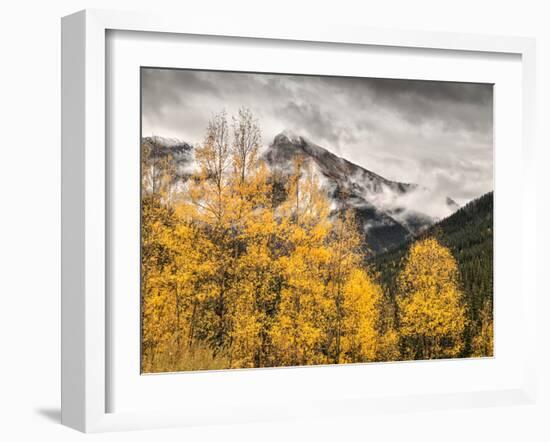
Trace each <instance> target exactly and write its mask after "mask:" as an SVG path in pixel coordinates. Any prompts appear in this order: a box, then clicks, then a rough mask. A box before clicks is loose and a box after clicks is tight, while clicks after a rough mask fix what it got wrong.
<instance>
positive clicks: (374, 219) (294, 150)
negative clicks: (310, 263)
mask: <svg viewBox="0 0 550 442" xmlns="http://www.w3.org/2000/svg"><path fill="white" fill-rule="evenodd" d="M296 155H301V156H302V157H303V158H304V159H306V160H308V161H311V162H312V163H313V166H314V168H315V170H316V171H317V172H318V174H319V175H320V177H321V182H322V183H323V185H324V187H325V188H326V190H327V193H328V195H329V197H330V199H331V200H332V202H333V207H334V209H335V210H343V209H353V210H354V211H355V213H356V216H357V220H358V222H359V224H360V226H361V228H362V230H363V232H364V234H365V238H366V243H367V245H368V247H369V248H370V250H371V251H372V252H374V253H379V252H381V251H384V250H387V249H389V248H392V247H393V246H395V245H398V244H401V243H402V242H404V241H405V240H406V239H407V238H408V237H409V236H410V235H416V234H418V233H419V232H420V231H422V230H423V229H425V228H427V227H428V226H430V225H432V224H433V223H434V222H436V221H438V220H439V216H436V215H435V214H443V216H446V215H450V214H451V213H452V212H454V211H455V210H456V209H458V205H457V204H456V203H455V202H454V201H453V200H452V199H451V198H448V197H438V196H437V195H435V194H434V193H433V192H431V191H430V190H429V189H425V188H423V187H420V186H418V185H416V184H411V183H401V182H396V181H391V180H388V179H386V178H384V177H382V176H380V175H378V174H376V173H374V172H371V171H370V170H367V169H365V168H363V167H361V166H358V165H357V164H354V163H352V162H350V161H348V160H346V159H345V158H341V157H338V156H336V155H334V154H333V153H331V152H330V151H328V150H327V149H324V148H323V147H321V146H318V145H316V144H314V143H312V142H311V141H309V140H307V139H306V138H304V137H302V136H299V135H295V134H293V133H291V132H287V131H285V132H282V133H280V134H279V135H277V136H276V137H275V139H274V140H273V143H272V144H271V145H270V146H269V148H268V149H267V151H266V152H265V153H264V157H265V159H266V162H267V163H268V164H269V166H270V167H271V168H277V169H278V170H281V171H285V170H288V171H290V170H292V167H291V161H292V158H293V157H294V156H296ZM427 202H429V206H430V207H429V209H428V207H427ZM436 206H439V207H436ZM425 209H426V210H425ZM434 209H437V210H434Z"/></svg>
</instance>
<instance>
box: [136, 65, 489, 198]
mask: <svg viewBox="0 0 550 442" xmlns="http://www.w3.org/2000/svg"><path fill="white" fill-rule="evenodd" d="M241 106H246V107H249V108H250V109H251V110H252V111H253V112H254V114H255V115H256V116H257V117H258V119H259V121H260V124H261V127H262V132H263V140H264V144H266V145H268V144H269V143H270V142H271V140H272V139H273V137H274V136H275V135H276V134H277V133H279V132H281V131H282V130H285V129H290V130H292V131H294V132H296V133H298V134H301V135H303V136H305V137H307V138H309V139H310V140H311V141H313V142H315V143H317V144H319V145H321V146H323V147H325V148H327V149H329V150H331V151H333V152H334V153H336V154H338V155H340V156H343V157H345V158H347V159H349V160H350V161H352V162H355V163H357V164H359V165H361V166H363V167H366V168H368V169H370V170H372V171H374V172H376V173H378V174H380V175H382V176H385V177H387V178H389V179H393V180H398V181H406V182H415V183H418V184H421V185H423V186H426V187H432V188H433V187H435V188H437V190H438V191H441V192H442V193H444V194H446V195H449V196H451V197H452V198H454V199H456V200H457V201H458V202H459V203H464V202H466V201H468V200H470V199H472V198H475V197H477V196H479V195H481V194H483V193H485V192H487V191H489V190H491V189H492V186H493V87H492V85H490V84H474V83H456V82H439V81H437V82H436V81H419V80H398V79H376V78H346V77H314V76H302V75H273V74H252V73H229V72H212V71H191V70H175V69H151V68H144V69H142V130H143V135H144V136H146V135H151V134H154V135H161V136H165V137H173V138H179V139H181V140H185V141H188V142H191V143H197V142H200V141H202V138H203V136H204V130H205V128H206V125H207V123H208V120H209V118H210V117H211V116H212V114H214V113H216V112H219V111H221V110H222V109H225V110H226V111H227V112H228V113H229V114H235V113H236V112H237V110H238V108H239V107H241Z"/></svg>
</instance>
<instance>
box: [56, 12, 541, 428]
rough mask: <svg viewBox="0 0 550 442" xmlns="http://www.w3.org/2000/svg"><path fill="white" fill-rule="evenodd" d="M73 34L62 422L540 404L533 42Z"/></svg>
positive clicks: (256, 31) (67, 105) (155, 423)
mask: <svg viewBox="0 0 550 442" xmlns="http://www.w3.org/2000/svg"><path fill="white" fill-rule="evenodd" d="M62 36H63V38H62V45H63V48H62V49H63V61H62V68H63V85H62V105H63V106H62V108H63V115H62V120H63V129H62V135H63V136H62V139H63V149H62V152H63V156H62V174H63V181H62V183H63V184H62V220H63V229H62V321H63V323H62V351H63V356H62V370H63V372H62V422H63V423H64V424H66V425H68V426H71V427H73V428H76V429H79V430H81V431H86V432H89V431H109V430H118V429H138V428H154V427H166V426H186V425H206V424H215V423H231V422H254V421H262V420H273V419H285V418H296V417H304V418H306V417H316V416H319V417H325V416H335V415H342V414H345V415H365V414H369V413H371V412H373V411H378V412H379V411H380V410H384V411H387V412H393V411H398V410H400V411H403V410H405V411H408V410H410V411H413V410H416V409H419V408H424V409H425V408H434V409H439V408H453V407H454V408H456V407H475V406H488V405H501V404H511V403H513V404H520V403H530V402H532V401H534V397H535V392H536V384H535V368H536V367H535V365H536V364H535V362H534V359H533V354H534V339H533V336H534V333H535V324H534V318H535V302H536V286H535V282H534V281H535V277H534V269H535V266H534V265H533V260H534V259H535V258H534V257H535V256H536V254H535V253H533V250H534V247H535V244H536V241H535V236H534V235H535V229H534V228H533V225H534V223H535V202H534V201H535V200H534V198H535V196H534V192H532V191H531V189H532V188H533V187H534V185H533V186H530V185H529V183H534V177H532V176H530V174H529V170H530V167H531V165H532V161H533V155H534V153H533V145H534V132H533V123H532V121H533V120H534V118H533V114H534V94H535V81H534V42H533V41H532V40H530V39H523V38H509V37H489V36H473V35H457V34H444V33H439V34H431V33H424V32H412V31H407V32H404V31H395V32H390V31H381V30H371V29H352V28H345V27H338V26H336V27H332V26H331V27H323V28H315V27H313V26H312V27H306V28H303V29H291V28H289V29H286V28H285V27H284V26H283V27H282V28H281V27H280V26H279V24H278V25H277V26H276V27H275V26H269V25H265V24H262V26H259V25H254V24H251V23H246V24H245V23H242V24H237V23H232V24H228V23H211V22H206V21H205V22H201V21H200V20H197V21H194V22H193V24H190V23H186V24H184V25H182V24H180V23H179V21H178V20H176V19H171V18H169V17H154V16H151V15H141V14H130V13H114V12H108V11H83V12H79V13H76V14H74V15H71V16H68V17H65V18H64V19H63V22H62ZM518 174H522V182H523V185H521V186H520V185H518V184H517V183H518ZM412 380H414V381H412ZM321 386H322V388H321Z"/></svg>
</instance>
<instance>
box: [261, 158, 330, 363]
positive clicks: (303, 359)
mask: <svg viewBox="0 0 550 442" xmlns="http://www.w3.org/2000/svg"><path fill="white" fill-rule="evenodd" d="M287 196H288V197H287V200H286V201H285V202H284V203H283V204H282V205H281V207H280V208H279V211H278V217H279V219H280V220H281V225H280V227H279V229H280V235H281V238H280V247H281V249H282V250H284V251H285V254H284V255H283V256H280V257H279V259H278V265H279V267H280V269H281V276H282V287H281V289H280V294H279V297H280V301H279V305H278V312H277V315H276V317H275V321H274V324H273V327H272V329H271V340H272V342H273V347H274V353H275V355H276V358H277V360H278V362H279V364H278V365H306V364H319V363H325V362H326V361H327V359H326V356H325V355H324V354H323V352H322V351H321V346H322V343H323V340H324V339H323V338H324V335H323V326H324V324H325V323H326V319H325V318H326V309H327V308H328V306H329V304H328V302H327V299H326V296H325V293H326V287H325V281H326V280H327V270H328V268H327V264H328V260H329V251H328V249H327V247H326V244H325V243H326V239H327V237H328V234H329V232H330V223H329V220H328V213H329V207H328V201H327V200H326V197H325V196H324V195H323V194H322V191H321V189H320V187H319V183H318V181H317V179H316V177H315V175H314V173H313V171H312V169H311V166H310V165H309V164H304V163H303V162H302V160H301V159H300V158H297V159H296V160H295V162H294V173H293V174H292V176H291V177H290V179H289V180H288V187H287Z"/></svg>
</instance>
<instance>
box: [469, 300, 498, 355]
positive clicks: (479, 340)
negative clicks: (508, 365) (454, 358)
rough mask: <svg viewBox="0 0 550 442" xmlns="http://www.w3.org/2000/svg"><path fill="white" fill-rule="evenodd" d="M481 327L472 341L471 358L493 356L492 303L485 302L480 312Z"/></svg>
mask: <svg viewBox="0 0 550 442" xmlns="http://www.w3.org/2000/svg"><path fill="white" fill-rule="evenodd" d="M480 316H481V326H480V328H479V332H478V334H477V335H476V336H474V338H473V340H472V356H473V357H488V356H493V351H494V350H493V345H494V343H493V303H492V302H491V301H490V300H487V301H485V303H484V304H483V309H482V310H481V314H480Z"/></svg>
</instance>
